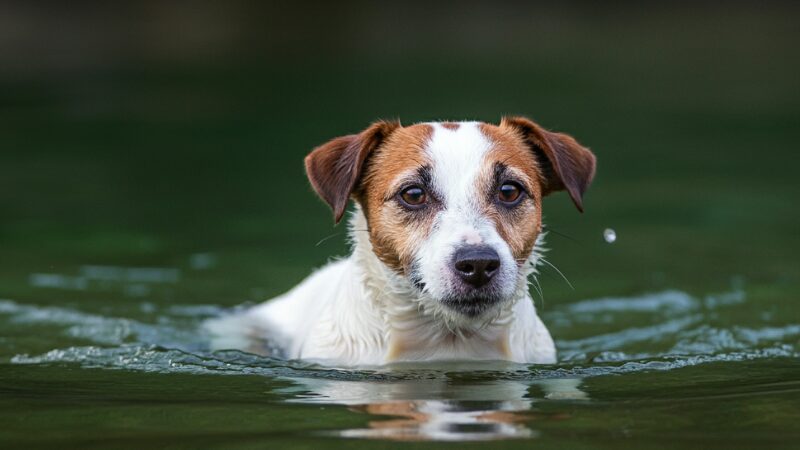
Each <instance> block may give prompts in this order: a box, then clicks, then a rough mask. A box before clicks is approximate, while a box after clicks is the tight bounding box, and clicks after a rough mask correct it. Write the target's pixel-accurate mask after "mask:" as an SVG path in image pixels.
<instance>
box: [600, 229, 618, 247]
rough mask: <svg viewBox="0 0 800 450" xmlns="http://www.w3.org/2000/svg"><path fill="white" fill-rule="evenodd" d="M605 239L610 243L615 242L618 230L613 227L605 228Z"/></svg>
mask: <svg viewBox="0 0 800 450" xmlns="http://www.w3.org/2000/svg"><path fill="white" fill-rule="evenodd" d="M603 239H605V240H606V242H608V243H609V244H613V243H614V241H616V240H617V232H616V231H614V230H613V229H611V228H606V229H605V230H603Z"/></svg>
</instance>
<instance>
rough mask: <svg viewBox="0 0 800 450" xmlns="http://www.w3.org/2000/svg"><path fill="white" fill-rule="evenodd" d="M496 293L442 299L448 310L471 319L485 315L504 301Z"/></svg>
mask: <svg viewBox="0 0 800 450" xmlns="http://www.w3.org/2000/svg"><path fill="white" fill-rule="evenodd" d="M503 300H504V299H503V298H502V297H500V296H496V295H474V296H469V297H445V298H443V299H441V300H440V302H441V303H442V305H444V306H445V307H446V308H447V309H448V310H450V311H453V312H455V313H457V314H458V315H461V316H462V317H467V318H470V319H473V318H478V317H481V316H483V315H484V314H486V313H487V312H489V311H493V310H495V308H496V307H497V306H498V305H500V304H501V303H503Z"/></svg>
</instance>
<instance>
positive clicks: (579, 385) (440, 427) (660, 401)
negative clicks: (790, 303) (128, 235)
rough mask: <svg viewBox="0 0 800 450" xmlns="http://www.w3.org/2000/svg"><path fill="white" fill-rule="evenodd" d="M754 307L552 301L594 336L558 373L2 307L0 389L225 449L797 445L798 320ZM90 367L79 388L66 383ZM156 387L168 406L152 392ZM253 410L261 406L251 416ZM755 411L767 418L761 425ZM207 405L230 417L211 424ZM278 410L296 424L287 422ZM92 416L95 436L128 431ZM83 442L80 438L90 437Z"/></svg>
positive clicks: (654, 297)
mask: <svg viewBox="0 0 800 450" xmlns="http://www.w3.org/2000/svg"><path fill="white" fill-rule="evenodd" d="M98 272H101V273H107V274H110V273H114V274H117V275H119V274H128V275H130V274H137V273H149V274H150V275H151V276H148V277H147V279H148V280H150V282H151V283H157V282H160V281H162V280H164V279H168V280H172V279H173V278H174V277H173V276H171V275H169V274H173V273H174V270H173V269H161V271H158V272H157V271H155V269H148V271H147V272H142V271H139V270H121V269H115V270H109V271H98ZM94 273H97V272H94ZM156 273H159V274H160V275H158V276H156ZM117 275H115V276H114V277H113V278H114V279H115V280H118V279H120V278H122V279H125V280H127V281H126V282H127V283H138V282H140V277H131V276H128V275H126V276H121V275H120V276H117ZM70 286H71V285H70ZM747 301H748V300H747V297H746V294H745V292H744V291H742V290H731V291H728V292H723V293H719V294H714V295H707V296H704V297H702V298H699V297H693V296H691V295H689V294H687V293H685V292H681V291H676V290H668V291H662V292H656V293H651V294H646V295H640V296H633V297H607V298H598V299H590V300H583V301H579V302H575V303H572V304H563V305H556V306H554V307H552V308H550V309H549V310H548V311H547V312H545V313H544V319H545V320H546V321H547V322H548V323H549V324H551V327H552V331H553V333H554V334H555V335H556V336H559V335H562V334H565V333H563V331H564V330H575V329H587V330H591V329H593V328H595V327H599V328H601V329H602V330H603V332H602V333H578V335H577V336H575V337H574V338H572V339H560V340H558V341H557V345H558V347H559V349H560V351H561V356H560V359H561V362H560V363H559V364H558V365H555V366H525V365H517V364H508V363H502V362H490V363H482V364H479V365H475V364H468V363H461V364H457V363H447V364H441V363H439V364H413V365H412V364H401V365H395V366H391V367H387V368H380V369H375V368H373V369H369V370H366V369H365V370H352V369H336V368H328V367H321V366H316V365H313V364H309V363H304V362H301V361H285V360H281V359H275V358H267V357H262V356H258V355H253V354H249V353H244V352H240V351H233V350H230V351H217V352H211V351H209V350H208V347H207V343H208V341H209V336H208V335H207V333H206V332H205V331H204V328H203V327H202V324H203V321H204V320H206V319H208V318H213V317H218V316H220V315H223V314H227V313H230V312H232V311H231V310H230V309H227V308H222V307H220V306H217V305H206V304H203V305H180V306H157V305H153V304H152V303H148V302H140V303H138V308H137V313H136V314H131V313H130V311H127V312H125V313H124V314H121V315H118V314H114V310H113V309H108V310H106V312H104V313H103V314H97V313H90V312H86V311H81V310H79V309H74V308H67V307H57V306H37V305H32V304H25V303H20V302H15V301H12V300H0V324H1V325H2V327H3V329H4V330H7V333H8V331H9V330H10V331H11V336H10V338H9V337H7V338H6V339H4V342H3V344H4V345H3V349H4V350H5V353H6V354H9V353H13V356H11V357H10V358H8V359H7V361H6V363H5V365H4V368H3V374H4V376H3V379H4V380H5V382H6V383H7V382H9V381H10V380H11V379H17V380H20V381H22V382H21V383H20V382H19V381H18V382H17V383H14V388H13V389H10V386H9V385H6V388H5V392H6V396H5V398H6V400H5V402H6V403H7V402H9V401H15V402H19V403H22V404H27V408H30V409H28V410H27V414H28V415H26V416H25V417H28V419H30V418H33V421H34V422H33V423H36V420H37V416H38V415H47V414H54V412H52V410H51V408H53V407H54V406H56V405H62V406H60V407H59V408H65V411H64V414H72V413H74V412H75V409H76V408H77V409H78V410H87V411H88V410H92V409H94V408H95V407H96V406H97V405H96V403H97V402H99V403H101V404H105V405H106V408H107V407H112V408H113V405H119V406H122V405H126V404H128V405H136V408H134V409H132V410H129V411H128V412H123V413H121V414H122V416H123V417H124V418H125V421H126V422H127V423H135V424H136V425H135V428H136V429H137V430H139V431H140V432H143V433H145V434H148V433H153V432H156V431H157V430H158V429H159V427H162V426H164V424H157V423H155V422H152V421H151V419H150V418H149V417H148V416H149V415H150V414H152V413H154V412H155V411H160V412H159V414H164V415H165V416H164V417H165V420H166V421H167V422H168V423H172V424H175V425H176V426H177V428H178V429H180V427H181V426H188V425H187V424H183V425H181V421H180V418H179V417H178V416H174V415H173V414H177V411H172V412H171V410H180V409H181V407H182V406H183V407H186V408H188V407H189V405H196V406H197V408H196V409H194V408H192V409H191V411H192V412H191V415H192V416H194V415H196V414H198V413H199V414H201V415H206V416H207V417H206V418H205V420H209V421H211V422H212V423H214V426H213V427H212V428H214V429H216V430H217V431H216V432H214V433H219V435H217V436H216V437H217V438H222V437H225V438H224V439H225V440H224V446H225V447H227V446H229V445H234V446H238V445H242V446H245V447H247V446H249V445H251V444H257V443H258V442H262V441H263V442H267V441H269V442H271V441H272V440H273V439H275V438H278V437H283V438H289V437H291V439H293V440H297V441H303V440H319V439H323V440H325V439H334V438H335V439H349V438H359V439H382V440H391V441H406V440H413V441H464V440H466V441H483V440H507V439H508V440H518V439H540V440H548V439H564V435H563V434H564V433H566V435H567V436H572V438H570V439H573V438H579V437H580V436H591V435H594V434H599V435H601V436H604V438H605V439H612V440H613V438H614V437H615V436H616V437H626V438H631V439H633V440H634V442H635V441H637V440H641V439H645V438H647V437H648V436H650V433H656V434H660V433H668V436H662V438H663V439H666V441H674V442H681V441H683V440H686V439H690V438H691V436H692V433H697V432H699V431H698V428H697V427H698V426H699V424H701V423H703V424H710V423H713V424H714V426H715V427H716V428H715V429H714V430H713V431H712V430H708V429H706V430H704V431H703V433H704V434H706V435H707V436H714V437H715V439H716V440H717V443H719V444H720V445H725V444H727V443H735V442H739V441H740V440H742V439H744V441H743V442H749V441H748V436H747V434H746V431H747V430H748V428H751V429H754V430H758V429H760V428H761V427H769V428H771V429H777V430H778V431H780V432H782V433H786V434H787V435H789V436H794V431H792V430H793V429H794V428H793V426H792V425H791V424H790V423H789V419H790V418H797V416H796V414H797V413H798V409H797V403H796V401H797V400H798V399H800V379H797V377H796V373H797V372H796V370H798V369H800V360H798V356H799V355H800V352H799V351H798V341H799V340H800V339H799V338H800V324H795V325H784V326H776V325H771V324H770V323H769V321H763V320H762V321H755V322H753V323H752V324H751V325H750V326H745V325H741V326H739V325H737V326H732V327H726V326H724V325H723V324H725V323H728V322H729V320H730V319H729V317H728V316H730V315H731V314H732V313H733V312H734V311H735V310H736V309H737V308H739V307H741V306H742V305H743V304H746V303H747ZM126 315H127V316H134V317H135V318H133V317H126ZM31 330H36V332H37V335H39V336H42V335H44V336H51V338H50V339H51V341H50V342H48V344H47V345H46V347H47V346H54V347H55V348H52V349H50V350H47V351H43V352H35V353H24V352H22V353H21V352H19V348H18V347H22V344H21V343H20V342H18V341H22V342H24V341H25V340H26V339H30V331H31ZM7 336H8V334H7ZM15 341H17V342H15ZM9 350H10V351H9ZM76 371H77V372H76ZM48 372H49V373H50V374H51V376H52V377H53V378H52V379H51V381H50V382H49V383H46V384H45V389H42V387H41V386H37V387H35V388H33V386H34V385H35V384H34V381H33V380H35V379H36V378H37V377H39V376H41V374H43V373H48ZM84 372H88V374H87V375H86V380H85V381H83V382H82V381H70V378H71V377H75V374H80V373H84ZM187 376H189V377H190V378H188V379H187V378H186V377H187ZM30 377H33V378H30ZM173 379H174V382H173V381H170V380H173ZM97 380H100V387H99V391H98V387H97V386H96V385H95V383H96V382H97ZM187 383H188V385H187ZM161 386H164V387H166V388H167V391H166V392H164V391H163V389H164V387H161ZM189 386H193V387H192V388H189ZM220 389H223V392H220V391H219V390H220ZM225 390H230V391H232V392H228V393H225V392H224V391H225ZM162 394H165V395H166V396H167V399H159V397H160V395H162ZM229 394H230V395H232V397H228V395H229ZM170 399H171V400H170ZM714 403H718V404H719V405H720V406H722V405H724V406H725V408H729V410H728V414H730V415H731V416H733V419H731V420H729V421H725V422H722V421H718V418H709V417H703V416H702V414H703V411H704V408H702V407H701V408H698V405H703V404H706V405H708V404H714ZM242 404H243V406H245V408H243V409H242V408H240V406H242ZM259 405H260V406H261V407H262V408H263V409H262V410H261V411H260V412H256V411H254V410H253V408H256V407H257V406H259ZM129 407H130V406H128V407H125V408H129ZM165 407H166V411H165V410H164V408H165ZM754 408H755V410H753V409H754ZM758 408H767V410H768V411H772V413H771V414H768V415H765V416H761V415H759V414H758V413H757V410H758ZM100 409H103V408H100ZM782 409H783V414H781V410H782ZM751 410H753V411H751ZM70 411H71V412H70ZM87 411H84V412H83V413H81V414H85V413H86V412H87ZM213 411H218V413H219V414H221V415H224V416H225V418H224V419H222V421H221V422H217V421H216V420H214V419H213V417H212V416H213ZM637 411H638V412H637ZM287 413H288V414H289V415H290V416H289V417H291V415H292V414H296V415H297V414H299V416H298V417H300V416H302V417H304V420H302V421H301V422H299V423H294V422H293V421H292V420H290V419H288V418H287V417H286V416H285V414H287ZM55 414H59V413H55ZM248 414H255V415H256V416H257V417H262V418H264V419H265V420H270V421H271V422H272V423H271V424H269V425H268V426H266V428H265V429H261V430H258V431H257V433H256V435H253V434H252V433H253V431H252V429H251V427H254V426H255V425H254V417H247V415H248ZM638 414H646V415H649V417H648V419H647V422H648V425H647V428H645V429H642V428H641V425H640V424H639V420H638V418H637V415H638ZM741 414H744V415H743V416H741ZM754 414H755V415H754ZM230 415H233V416H236V417H239V418H240V422H237V421H233V420H231V418H230ZM776 417H778V420H777V421H776V420H775V419H776ZM73 420H74V419H73ZM82 420H86V421H87V422H86V423H87V424H88V423H89V422H91V423H93V424H95V425H96V422H97V420H98V418H97V417H95V416H94V415H93V414H89V416H88V417H84V419H82ZM82 420H78V423H81V422H82ZM99 420H100V422H101V423H103V427H102V428H105V427H110V428H112V429H113V428H115V427H121V425H114V424H113V423H108V422H106V419H99ZM11 421H12V423H14V424H15V429H14V430H13V431H11V432H9V431H6V433H7V435H6V436H7V437H12V438H14V439H16V442H18V443H21V442H28V443H40V444H43V443H46V442H48V441H47V440H43V441H40V440H39V438H38V436H37V435H27V432H28V431H30V430H28V429H27V428H25V424H24V423H23V422H22V421H20V420H19V418H17V419H16V420H15V419H11ZM275 421H277V422H275ZM661 421H664V422H661ZM693 421H697V423H693ZM626 424H627V425H626ZM17 427H19V428H17ZM276 427H277V428H278V429H277V430H274V431H267V430H273V429H275V428H276ZM93 428H94V425H93ZM172 432H173V433H175V432H176V430H172ZM66 433H67V435H69V436H72V438H75V437H76V436H74V435H72V432H66ZM92 433H97V429H95V431H94V432H92ZM92 433H90V436H89V439H88V440H81V439H78V440H76V441H74V442H76V443H82V444H92V439H91V436H92ZM104 433H105V431H103V434H104ZM214 433H212V434H214ZM731 433H735V436H736V438H735V439H734V438H733V437H732V436H731ZM178 434H180V433H178ZM176 436H177V435H176ZM750 437H751V438H754V439H755V438H757V437H758V435H754V436H750ZM95 438H96V439H97V438H99V436H95ZM174 438H177V437H174ZM82 439H86V437H83V438H82ZM168 439H169V438H168ZM188 439H189V442H192V439H200V438H199V437H197V436H190V437H188ZM116 443H117V444H119V443H120V442H116ZM739 443H741V442H739Z"/></svg>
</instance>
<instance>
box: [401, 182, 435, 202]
mask: <svg viewBox="0 0 800 450" xmlns="http://www.w3.org/2000/svg"><path fill="white" fill-rule="evenodd" d="M400 199H401V200H403V203H405V204H406V205H408V206H422V205H424V204H425V202H426V201H428V196H427V194H425V190H424V189H422V188H421V187H419V186H411V187H407V188H405V189H403V191H401V192H400Z"/></svg>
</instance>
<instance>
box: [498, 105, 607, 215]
mask: <svg viewBox="0 0 800 450" xmlns="http://www.w3.org/2000/svg"><path fill="white" fill-rule="evenodd" d="M500 125H501V126H504V125H505V126H509V127H512V128H515V129H516V130H518V131H519V132H520V133H521V135H522V137H523V139H525V141H526V142H527V144H528V145H529V146H530V147H531V148H532V149H533V151H534V154H535V155H536V159H537V161H538V162H539V169H540V170H541V172H542V178H543V180H542V181H543V186H542V188H543V190H542V195H547V194H550V193H552V192H556V191H562V190H565V189H566V190H567V192H569V196H570V197H571V198H572V202H573V203H575V207H577V208H578V211H580V212H583V194H584V192H586V189H587V188H588V187H589V184H591V182H592V178H594V172H595V167H596V165H597V162H596V158H595V156H594V154H592V152H591V151H589V149H587V148H585V147H583V146H582V145H580V144H578V142H577V141H576V140H575V139H574V138H573V137H572V136H569V135H566V134H563V133H554V132H552V131H547V130H545V129H544V128H542V127H540V126H539V125H537V124H536V123H534V122H533V121H532V120H530V119H527V118H525V117H504V118H503V120H502V121H501V122H500Z"/></svg>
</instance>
